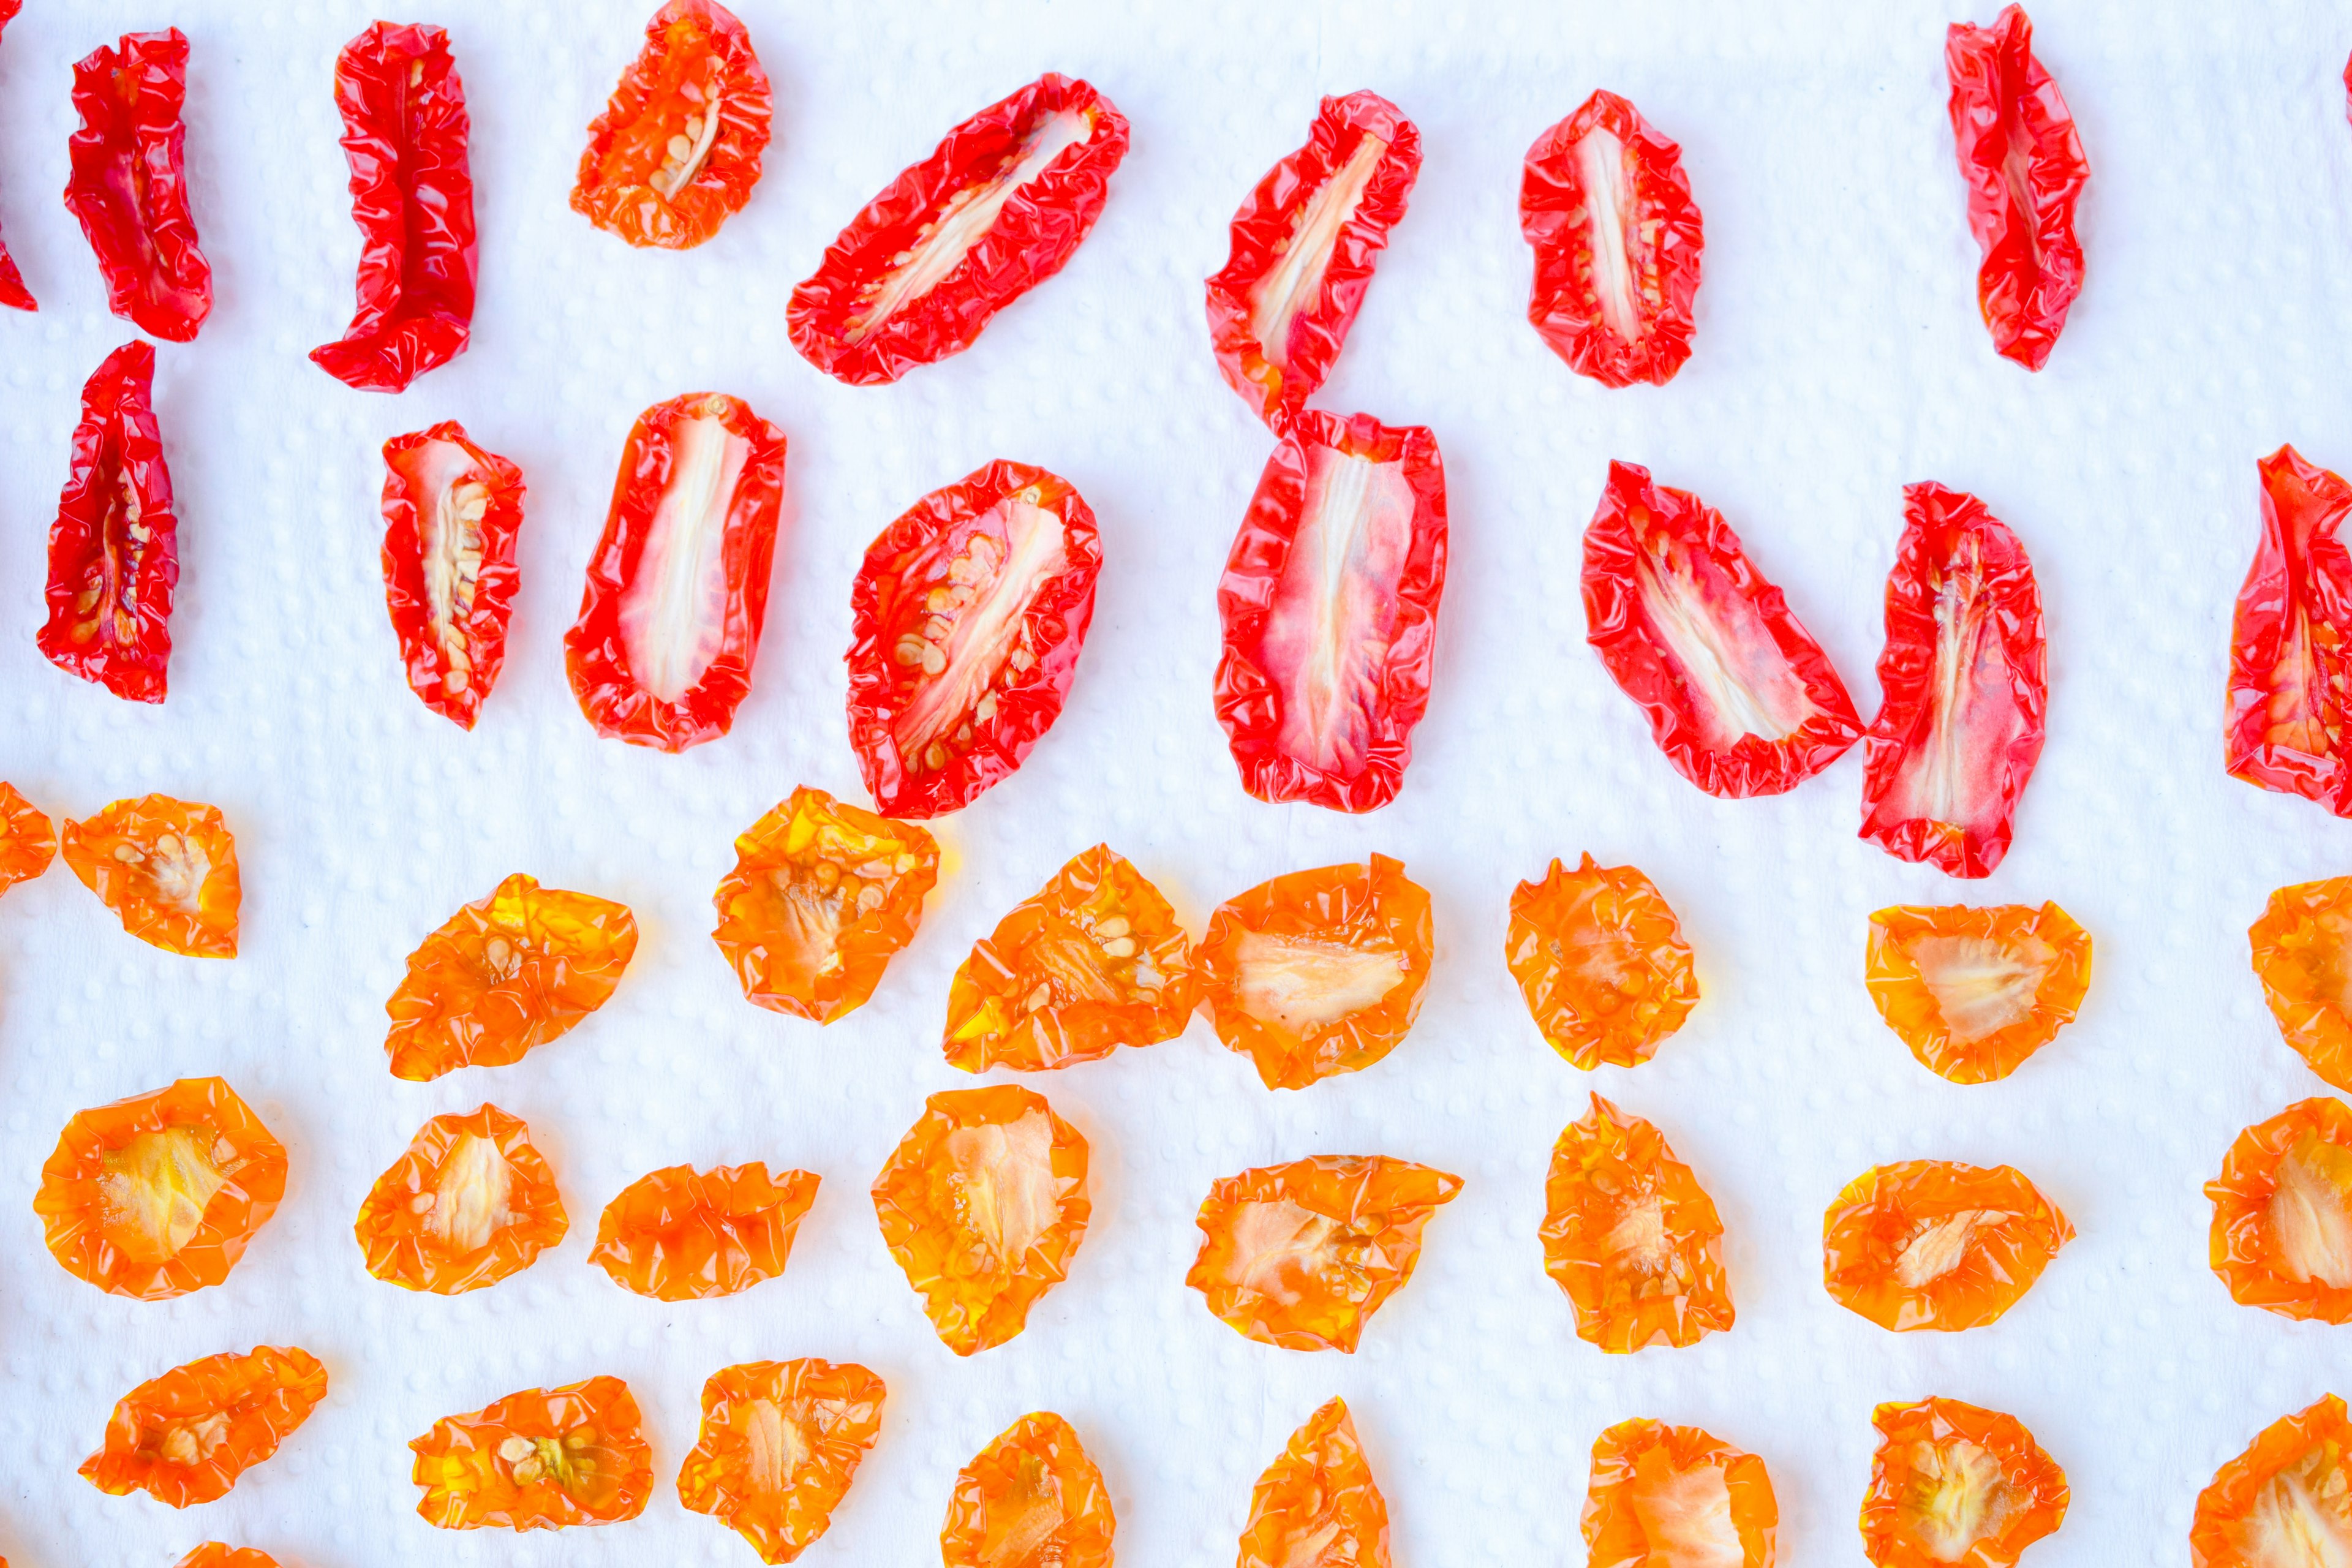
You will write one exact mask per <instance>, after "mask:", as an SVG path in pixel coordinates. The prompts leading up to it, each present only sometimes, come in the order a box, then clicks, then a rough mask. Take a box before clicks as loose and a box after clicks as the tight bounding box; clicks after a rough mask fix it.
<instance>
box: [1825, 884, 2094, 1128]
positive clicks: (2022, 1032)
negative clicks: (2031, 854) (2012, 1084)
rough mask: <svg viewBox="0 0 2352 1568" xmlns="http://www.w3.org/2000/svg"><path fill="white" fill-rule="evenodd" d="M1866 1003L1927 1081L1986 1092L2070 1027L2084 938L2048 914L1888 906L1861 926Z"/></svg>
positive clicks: (2086, 961) (2087, 944)
mask: <svg viewBox="0 0 2352 1568" xmlns="http://www.w3.org/2000/svg"><path fill="white" fill-rule="evenodd" d="M1867 976H1868V980H1869V984H1870V999H1871V1000H1872V1001H1873V1002H1874V1003H1876V1004H1877V1005H1878V1016H1880V1017H1882V1018H1884V1019H1885V1020H1886V1026H1887V1027H1888V1028H1890V1029H1892V1030H1894V1031H1895V1034H1896V1035H1898V1036H1900V1037H1902V1040H1903V1043H1904V1044H1905V1045H1906V1046H1908V1047H1911V1054H1912V1055H1913V1056H1915V1057H1917V1058H1919V1062H1920V1065H1921V1066H1923V1067H1926V1068H1928V1069H1929V1070H1930V1071H1932V1072H1935V1073H1937V1074H1939V1075H1940V1076H1942V1077H1944V1078H1948V1079H1951V1081H1952V1082H1954V1083H1990V1082H1992V1081H1993V1080H1994V1079H2002V1078H2007V1077H2008V1076H2009V1075H2010V1074H2011V1073H2013V1072H2015V1071H2016V1070H2017V1068H2018V1066H2019V1064H2020V1063H2021V1062H2023V1061H2024V1060H2025V1058H2028V1057H2030V1056H2032V1054H2033V1053H2034V1052H2036V1051H2038V1050H2040V1049H2041V1048H2042V1047H2044V1046H2046V1045H2048V1044H2049V1043H2050V1041H2051V1039H2052V1037H2054V1036H2055V1035H2056V1034H2057V1033H2058V1031H2059V1030H2060V1029H2063V1028H2064V1027H2065V1026H2067V1025H2068V1024H2071V1023H2073V1022H2074V1014H2075V1012H2076V1010H2077V1009H2079V1008H2080V1007H2081V1006H2082V1005H2083V993H2084V991H2086V990H2087V989H2089V987H2090V984H2091V936H2090V933H2089V932H2088V931H2084V929H2083V928H2082V927H2081V926H2078V925H2076V924H2075V923H2074V919H2073V917H2072V916H2070V915H2068V914H2067V913H2066V911H2065V910H2062V909H2060V908H2059V907H2058V906H2057V905H2056V904H2043V905H2042V907H2041V908H2040V909H2038V910H2037V909H2035V908H2033V907H2032V905H2030V904H1999V905H1995V906H1993V907H1991V908H1989V909H1977V908H1971V907H1970V906H1969V905H1966V904H1947V905H1942V906H1939V907H1935V908H1929V907H1927V906H1922V905H1897V906H1895V907H1894V908H1891V909H1884V910H1879V911H1878V912H1877V913H1876V914H1874V915H1872V916H1871V917H1870V957H1869V960H1868V969H1867Z"/></svg>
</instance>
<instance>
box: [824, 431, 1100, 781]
mask: <svg viewBox="0 0 2352 1568" xmlns="http://www.w3.org/2000/svg"><path fill="white" fill-rule="evenodd" d="M1101 571H1102V543H1101V541H1100V539H1099V538H1098V537H1097V534H1096V532H1095V514H1094V511H1093V510H1092V509H1091V508H1089V507H1088V506H1087V503H1086V499H1085V498H1084V497H1083V496H1081V495H1079V494H1078V492H1077V491H1076V489H1073V488H1072V487H1071V485H1070V482H1069V481H1068V480H1067V479H1062V478H1060V477H1059V476H1057V475H1055V474H1050V473H1047V472H1046V471H1045V469H1043V468H1032V467H1030V466H1029V465H1028V464H1026V463H1008V462H1003V461H998V462H993V463H991V464H989V465H988V466H987V467H986V468H981V469H978V470H977V471H975V472H973V473H971V474H968V475H966V476H965V477H964V478H963V479H960V480H958V481H957V482H956V483H954V484H951V485H948V486H945V487H943V488H941V489H936V490H933V491H932V492H931V493H930V494H929V495H927V496H925V497H924V498H923V499H922V500H919V501H917V502H916V503H915V504H914V505H913V506H911V507H908V509H907V510H906V511H905V512H904V513H903V514H901V515H900V517H899V518H898V521H896V522H893V523H892V524H891V525H890V526H889V527H888V528H886V529H884V530H883V531H882V533H881V536H880V537H879V538H877V539H876V540H875V541H874V542H873V543H872V544H871V545H869V546H868V547H867V548H866V561H865V564H863V565H862V566H860V567H859V568H858V572H857V582H856V586H855V587H854V588H852V589H851V591H850V624H851V626H852V628H853V637H852V640H851V642H850V645H849V654H848V659H849V743H850V744H851V745H852V746H854V747H856V751H857V766H858V771H859V772H860V773H863V774H864V775H865V779H866V790H867V792H868V793H869V794H871V795H873V796H874V800H875V804H876V805H878V806H880V807H881V808H882V811H883V813H884V814H885V815H886V816H898V817H925V816H939V815H940V813H941V812H946V811H955V810H957V809H959V808H961V807H962V806H966V805H971V803H972V801H973V800H975V799H976V798H978V797H979V795H981V793H982V791H984V790H986V789H987V788H988V787H989V786H990V785H991V784H996V783H997V782H999V781H1000V780H1003V779H1005V778H1009V777H1010V776H1012V774H1013V771H1014V770H1015V769H1017V768H1019V767H1020V766H1021V762H1022V759H1023V758H1024V757H1026V756H1027V755H1028V754H1029V752H1030V749H1031V748H1032V747H1034V746H1035V745H1036V743H1037V742H1038V741H1039V740H1041V739H1042V738H1044V736H1045V731H1048V730H1050V729H1052V728H1053V727H1054V721H1055V719H1057V718H1059V717H1060V716H1061V712H1062V700H1063V699H1064V698H1065V697H1066V696H1067V695H1068V693H1069V689H1070V682H1071V680H1072V679H1074V678H1076V674H1077V668H1078V652H1079V650H1080V649H1081V648H1083V647H1085V646H1086V640H1087V622H1088V621H1089V620H1091V619H1092V618H1093V616H1094V609H1095V578H1096V576H1097V574H1099V573H1100V572H1101Z"/></svg>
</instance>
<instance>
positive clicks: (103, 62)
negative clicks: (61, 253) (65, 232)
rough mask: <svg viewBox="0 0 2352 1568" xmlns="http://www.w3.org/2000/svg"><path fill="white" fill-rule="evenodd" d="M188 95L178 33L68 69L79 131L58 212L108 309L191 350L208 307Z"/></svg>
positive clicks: (138, 37)
mask: <svg viewBox="0 0 2352 1568" xmlns="http://www.w3.org/2000/svg"><path fill="white" fill-rule="evenodd" d="M187 92H188V40H187V37H185V36H184V34H182V33H181V31H180V29H178V28H177V27H167V28H165V29H164V30H163V32H160V33H125V34H123V35H122V37H121V39H120V40H119V41H117V42H116V43H114V44H112V45H101V46H100V47H99V48H97V49H95V50H93V51H91V53H90V54H89V57H88V58H85V59H82V60H80V61H78V62H77V63H76V64H75V66H74V68H73V106H74V111H75V113H77V114H78V115H79V116H80V119H81V126H80V128H79V130H77V131H76V132H74V133H73V136H72V138H71V139H70V140H69V141H68V143H67V148H68V152H69V153H70V154H71V160H72V170H71V173H70V174H69V175H68V178H67V181H66V205H67V207H68V209H70V210H71V211H72V213H73V215H74V216H75V217H76V218H77V219H79V221H80V224H81V232H82V235H83V237H85V238H86V239H88V240H89V247H90V249H91V251H92V252H94V253H95V254H96V255H97V257H98V269H99V272H100V275H102V276H103V277H104V279H105V280H106V302H107V307H108V309H110V310H112V311H113V312H114V313H115V314H116V315H118V316H121V317H122V318H123V319H124V320H125V321H130V322H131V323H132V324H134V325H135V326H137V327H138V329H139V330H140V331H142V332H146V333H148V334H150V335H151V336H153V337H158V338H162V339H163V340H164V341H165V342H174V343H185V342H194V341H195V337H196V332H197V330H198V329H200V328H201V327H203V325H204V324H205V317H206V316H208V315H210V314H211V313H212V308H213V272H212V268H211V267H210V265H208V264H207V263H206V262H205V253H204V251H203V249H202V248H201V247H200V246H199V245H198V244H197V240H196V220H195V215H194V213H193V212H192V211H190V209H189V206H188V172H187V162H186V157H185V152H184V149H185V146H186V142H187V135H188V128H187V124H186V122H185V121H184V119H183V118H182V110H183V109H184V107H185V104H186V101H187Z"/></svg>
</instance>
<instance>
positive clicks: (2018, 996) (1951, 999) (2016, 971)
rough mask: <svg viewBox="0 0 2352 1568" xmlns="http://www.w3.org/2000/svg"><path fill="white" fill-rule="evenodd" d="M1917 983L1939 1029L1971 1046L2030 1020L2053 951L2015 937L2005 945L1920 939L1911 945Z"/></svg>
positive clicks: (1969, 938)
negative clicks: (1929, 1001)
mask: <svg viewBox="0 0 2352 1568" xmlns="http://www.w3.org/2000/svg"><path fill="white" fill-rule="evenodd" d="M1911 962H1912V963H1914V964H1916V965H1917V967H1918V970H1919V983H1920V984H1923V985H1925V986H1926V987H1927V994H1929V995H1931V996H1933V997H1934V998H1935V999H1936V1011H1937V1015H1938V1016H1941V1017H1942V1018H1943V1020H1944V1027H1945V1029H1946V1031H1947V1032H1948V1033H1949V1034H1950V1036H1951V1037H1952V1039H1953V1040H1954V1041H1955V1042H1956V1043H1958V1044H1959V1045H1964V1046H1965V1045H1972V1044H1974V1043H1975V1042H1976V1041H1978V1040H1981V1039H1984V1038H1985V1037H1988V1036H1990V1035H1996V1034H1999V1033H2000V1031H2001V1030H2003V1029H2006V1028H2008V1027H2010V1026H2012V1025H2015V1024H2021V1023H2023V1022H2024V1021H2025V1020H2026V1019H2027V1018H2029V1017H2031V1016H2032V1015H2033V1003H2034V998H2035V997H2036V996H2037V995H2039V994H2040V993H2041V990H2042V980H2043V978H2044V977H2045V976H2047V975H2048V974H2049V973H2050V970H2051V968H2052V966H2053V965H2054V964H2056V963H2057V962H2058V950H2057V949H2055V948H2053V947H2052V946H2051V945H2050V944H2049V943H2048V942H2043V941H2042V939H2041V938H2040V937H2037V936H2032V935H2029V934H2024V933H2021V934H2019V935H2017V936H2015V937H2012V938H2011V939H2010V940H2009V941H2007V942H1996V941H1994V940H1993V939H1992V938H1990V937H1984V936H1974V935H1951V936H1923V937H1921V938H1919V939H1918V941H1916V942H1914V943H1912V945H1911Z"/></svg>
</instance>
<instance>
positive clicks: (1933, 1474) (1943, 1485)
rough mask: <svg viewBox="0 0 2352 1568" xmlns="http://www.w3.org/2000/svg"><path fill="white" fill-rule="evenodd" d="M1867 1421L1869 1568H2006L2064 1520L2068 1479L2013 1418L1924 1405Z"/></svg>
mask: <svg viewBox="0 0 2352 1568" xmlns="http://www.w3.org/2000/svg"><path fill="white" fill-rule="evenodd" d="M1870 1421H1871V1425H1872V1426H1875V1427H1877V1428H1878V1452H1877V1454H1876V1455H1875V1456H1874V1457H1873V1458H1872V1460H1871V1465H1870V1491H1869V1494H1868V1495H1867V1496H1865V1497H1864V1499H1863V1500H1862V1549H1863V1551H1864V1553H1865V1554H1867V1555H1868V1557H1869V1558H1870V1561H1871V1563H1872V1564H1873V1565H1874V1568H1945V1565H1946V1564H1949V1563H1966V1564H1967V1565H1968V1568H2010V1565H2011V1563H2015V1562H2016V1561H2017V1559H2018V1556H2019V1554H2020V1553H2021V1552H2023V1551H2024V1550H2025V1549H2026V1548H2027V1547H2029V1546H2031V1545H2032V1544H2033V1543H2034V1542H2037V1541H2039V1540H2041V1539H2042V1537H2043V1536H2045V1535H2048V1534H2050V1533H2051V1532H2052V1531H2054V1530H2056V1529H2057V1528H2058V1526H2059V1523H2060V1521H2063V1520H2064V1519H2065V1517H2066V1472H2065V1471H2063V1470H2062V1469H2060V1468H2058V1465H2057V1462H2056V1461H2055V1460H2053V1459H2052V1458H2050V1456H2049V1455H2047V1454H2045V1453H2043V1452H2042V1445H2041V1444H2039V1443H2036V1442H2035V1441H2034V1440H2033V1434H2032V1433H2031V1432H2028V1431H2027V1430H2026V1429H2025V1427H2024V1426H2023V1424H2022V1423H2021V1422H2020V1421H2019V1420H2018V1419H2017V1417H2016V1416H2014V1415H2003V1414H2001V1413H2000V1411H1998V1410H1984V1409H1980V1408H1979V1407H1978V1406H1976V1405H1964V1404H1962V1403H1961V1402H1960V1401H1958V1400H1957V1399H1923V1400H1921V1401H1919V1403H1917V1404H1916V1405H1880V1406H1879V1407H1878V1408H1877V1409H1876V1410H1874V1411H1873V1412H1871V1416H1870Z"/></svg>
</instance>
